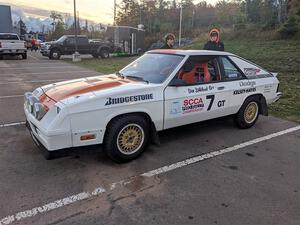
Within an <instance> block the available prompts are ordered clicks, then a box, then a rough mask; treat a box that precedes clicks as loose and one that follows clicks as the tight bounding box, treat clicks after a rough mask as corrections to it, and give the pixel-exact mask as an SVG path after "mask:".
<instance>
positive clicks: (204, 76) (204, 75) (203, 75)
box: [196, 63, 211, 83]
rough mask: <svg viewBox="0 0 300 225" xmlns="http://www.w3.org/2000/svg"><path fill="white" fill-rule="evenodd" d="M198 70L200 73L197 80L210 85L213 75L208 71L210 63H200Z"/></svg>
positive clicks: (197, 66)
mask: <svg viewBox="0 0 300 225" xmlns="http://www.w3.org/2000/svg"><path fill="white" fill-rule="evenodd" d="M196 69H197V71H198V73H197V74H196V75H197V77H196V78H197V80H198V81H199V82H201V81H202V82H204V83H208V82H210V81H211V75H210V73H209V70H208V63H199V64H197V65H196Z"/></svg>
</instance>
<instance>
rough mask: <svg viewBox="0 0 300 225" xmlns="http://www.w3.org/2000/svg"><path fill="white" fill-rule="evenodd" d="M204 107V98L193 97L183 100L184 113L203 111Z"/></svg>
mask: <svg viewBox="0 0 300 225" xmlns="http://www.w3.org/2000/svg"><path fill="white" fill-rule="evenodd" d="M203 108H204V103H203V100H202V98H191V99H185V100H184V101H183V106H182V113H192V112H198V111H201V110H202V109H203Z"/></svg>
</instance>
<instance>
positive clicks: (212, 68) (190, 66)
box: [177, 56, 221, 85]
mask: <svg viewBox="0 0 300 225" xmlns="http://www.w3.org/2000/svg"><path fill="white" fill-rule="evenodd" d="M177 79H181V80H182V81H183V83H185V84H186V85H198V84H206V83H211V82H217V81H220V80H221V74H220V68H219V64H218V61H217V58H216V57H215V56H191V57H190V58H189V59H188V60H187V61H186V63H185V64H184V65H183V67H182V68H181V69H180V70H179V72H178V74H177Z"/></svg>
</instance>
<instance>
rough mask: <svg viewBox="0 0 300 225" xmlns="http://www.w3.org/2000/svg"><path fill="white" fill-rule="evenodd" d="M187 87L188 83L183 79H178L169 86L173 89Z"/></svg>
mask: <svg viewBox="0 0 300 225" xmlns="http://www.w3.org/2000/svg"><path fill="white" fill-rule="evenodd" d="M185 85H186V82H185V81H183V80H181V79H178V78H174V79H173V80H171V82H170V83H169V86H171V87H179V86H185Z"/></svg>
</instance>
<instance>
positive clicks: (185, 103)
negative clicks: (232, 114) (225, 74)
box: [164, 56, 231, 129]
mask: <svg viewBox="0 0 300 225" xmlns="http://www.w3.org/2000/svg"><path fill="white" fill-rule="evenodd" d="M187 64H189V65H188V66H187ZM186 67H188V68H186ZM202 77H203V78H202ZM174 79H181V80H183V81H184V82H183V84H182V85H178V86H172V85H169V86H167V88H166V89H165V93H164V95H165V103H164V104H165V111H164V118H165V120H164V129H168V128H172V127H176V126H181V125H185V124H190V123H195V122H199V121H203V120H208V119H212V118H216V117H220V116H224V115H227V114H228V113H229V111H230V110H229V99H230V94H231V89H230V85H228V82H224V81H223V80H222V67H221V66H220V61H219V58H218V56H209V57H207V56H205V57H203V56H191V57H190V58H189V59H188V60H187V62H186V64H185V65H184V66H183V68H181V69H180V70H179V72H178V74H177V75H176V76H175V77H174ZM171 83H172V82H171Z"/></svg>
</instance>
